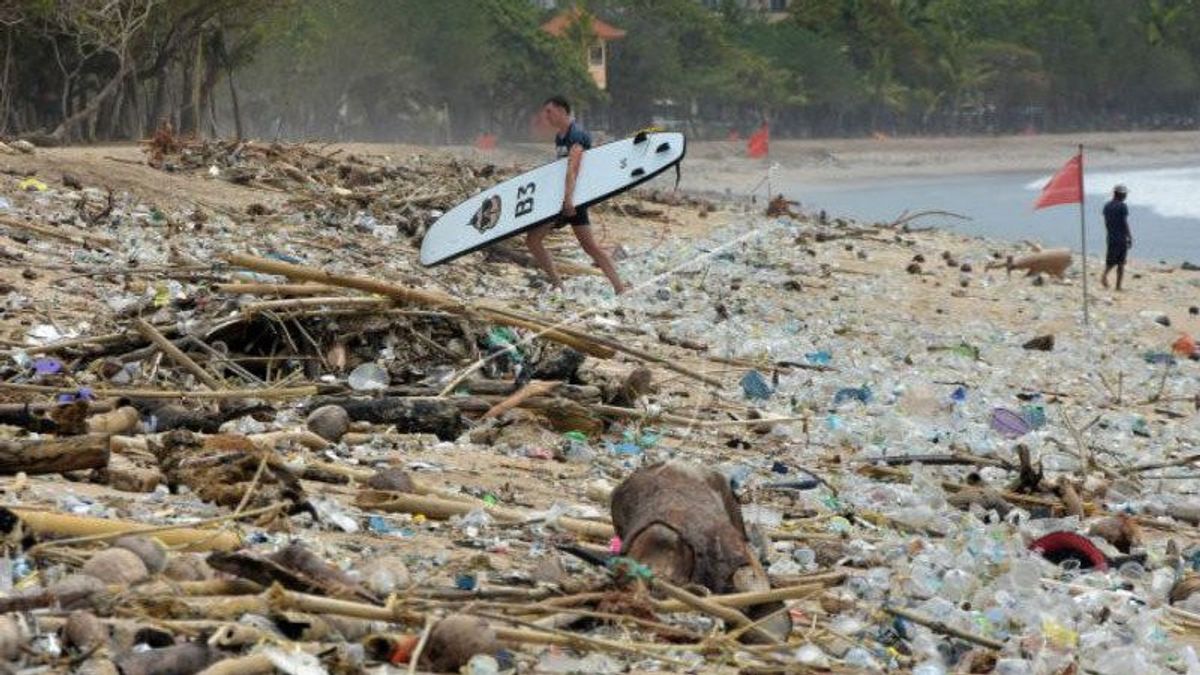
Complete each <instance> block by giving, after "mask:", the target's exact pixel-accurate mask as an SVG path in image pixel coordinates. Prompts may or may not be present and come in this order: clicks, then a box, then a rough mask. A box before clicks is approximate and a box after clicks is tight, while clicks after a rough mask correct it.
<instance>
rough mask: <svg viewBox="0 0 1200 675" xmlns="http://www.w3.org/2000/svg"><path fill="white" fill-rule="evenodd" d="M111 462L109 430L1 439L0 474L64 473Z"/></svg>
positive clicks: (101, 465) (97, 467) (102, 465)
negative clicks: (32, 437) (94, 432)
mask: <svg viewBox="0 0 1200 675" xmlns="http://www.w3.org/2000/svg"><path fill="white" fill-rule="evenodd" d="M107 465H108V434H88V435H86V436H70V437H67V438H47V439H41V440H35V441H0V474H2V475H12V474H15V473H20V472H22V471H23V472H25V473H27V474H38V473H62V472H64V471H79V470H81V469H100V468H103V467H105V466H107Z"/></svg>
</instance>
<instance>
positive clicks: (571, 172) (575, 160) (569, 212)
mask: <svg viewBox="0 0 1200 675" xmlns="http://www.w3.org/2000/svg"><path fill="white" fill-rule="evenodd" d="M582 161H583V146H582V145H579V144H578V143H576V144H575V145H572V146H571V150H570V152H568V153H567V191H566V192H565V193H564V194H563V208H562V212H563V215H564V216H567V217H571V216H573V215H575V180H576V179H577V178H579V165H580V163H581V162H582Z"/></svg>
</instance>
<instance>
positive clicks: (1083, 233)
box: [1079, 143, 1091, 326]
mask: <svg viewBox="0 0 1200 675" xmlns="http://www.w3.org/2000/svg"><path fill="white" fill-rule="evenodd" d="M1086 201H1087V198H1086V197H1085V196H1084V193H1083V143H1080V144H1079V241H1080V245H1081V247H1082V249H1083V325H1084V326H1088V325H1091V324H1090V322H1089V321H1088V271H1087V226H1086V225H1085V220H1086V219H1085V216H1084V214H1085V213H1086V208H1085V206H1084V203H1085V202H1086Z"/></svg>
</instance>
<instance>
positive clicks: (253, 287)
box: [215, 282, 346, 297]
mask: <svg viewBox="0 0 1200 675" xmlns="http://www.w3.org/2000/svg"><path fill="white" fill-rule="evenodd" d="M215 288H216V290H217V292H218V293H233V294H237V295H243V294H244V295H290V296H307V295H329V294H330V293H338V292H341V291H343V290H344V289H341V288H338V287H336V286H324V285H322V284H264V283H255V282H242V283H230V284H216V286H215ZM342 297H346V296H342Z"/></svg>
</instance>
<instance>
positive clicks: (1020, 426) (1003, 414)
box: [990, 408, 1031, 440]
mask: <svg viewBox="0 0 1200 675" xmlns="http://www.w3.org/2000/svg"><path fill="white" fill-rule="evenodd" d="M990 424H991V427H992V429H993V430H995V431H996V433H998V434H1000V435H1001V436H1003V437H1005V438H1007V439H1010V440H1011V439H1016V438H1020V437H1022V436H1024V435H1025V434H1027V433H1029V431H1030V429H1031V427H1030V425H1029V422H1028V421H1027V420H1026V419H1025V418H1024V417H1023V416H1022V415H1020V414H1018V413H1015V412H1013V411H1011V410H1008V409H1007V408H995V409H993V410H992V416H991V420H990Z"/></svg>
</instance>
